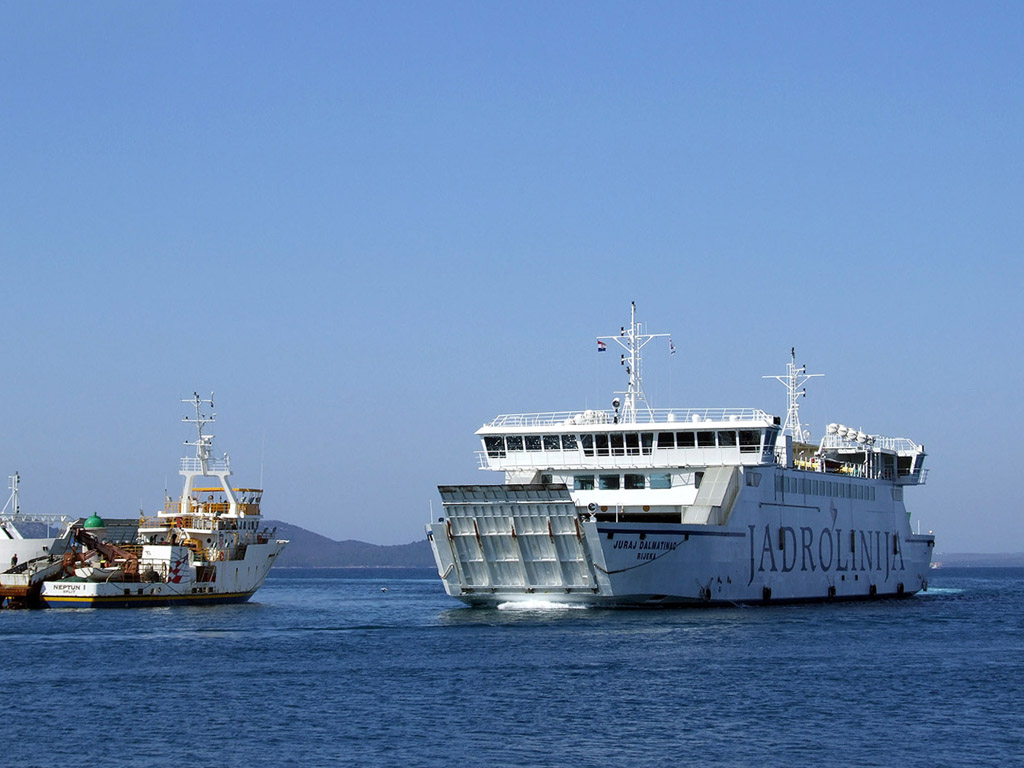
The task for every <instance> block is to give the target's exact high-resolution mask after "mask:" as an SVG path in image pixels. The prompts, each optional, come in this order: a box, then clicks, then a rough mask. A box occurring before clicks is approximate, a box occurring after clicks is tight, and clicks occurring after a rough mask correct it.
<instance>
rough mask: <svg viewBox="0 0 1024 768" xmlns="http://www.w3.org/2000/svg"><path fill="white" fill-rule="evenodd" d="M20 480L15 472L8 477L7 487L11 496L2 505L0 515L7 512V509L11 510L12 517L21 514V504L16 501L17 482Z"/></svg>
mask: <svg viewBox="0 0 1024 768" xmlns="http://www.w3.org/2000/svg"><path fill="white" fill-rule="evenodd" d="M20 479H21V478H20V477H19V476H18V473H17V472H15V473H14V474H13V475H11V476H10V481H11V484H10V485H9V486H7V487H8V488H9V489H10V491H11V495H10V498H8V499H7V503H6V504H4V508H3V509H0V515H2V514H4V513H5V512H7V508H8V507H10V508H11V514H12V515H20V514H21V503H20V502H19V501H18V481H19V480H20Z"/></svg>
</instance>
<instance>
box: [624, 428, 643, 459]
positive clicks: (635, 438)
mask: <svg viewBox="0 0 1024 768" xmlns="http://www.w3.org/2000/svg"><path fill="white" fill-rule="evenodd" d="M626 455H627V456H639V455H640V435H638V434H637V433H636V432H627V433H626Z"/></svg>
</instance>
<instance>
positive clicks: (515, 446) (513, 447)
mask: <svg viewBox="0 0 1024 768" xmlns="http://www.w3.org/2000/svg"><path fill="white" fill-rule="evenodd" d="M505 446H506V447H507V448H508V449H509V450H510V451H521V450H523V436H522V435H509V436H508V437H506V438H505Z"/></svg>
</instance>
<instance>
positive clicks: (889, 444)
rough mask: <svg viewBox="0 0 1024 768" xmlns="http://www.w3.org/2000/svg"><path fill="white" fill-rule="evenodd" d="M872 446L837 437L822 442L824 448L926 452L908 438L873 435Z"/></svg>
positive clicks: (827, 438)
mask: <svg viewBox="0 0 1024 768" xmlns="http://www.w3.org/2000/svg"><path fill="white" fill-rule="evenodd" d="M871 438H872V440H871V444H870V445H868V446H865V445H864V444H863V443H860V442H859V441H857V440H850V439H849V438H845V437H838V436H836V435H825V438H824V440H823V441H822V444H821V447H822V448H860V449H861V450H872V449H875V450H883V451H892V452H893V453H900V452H906V453H920V452H922V451H924V446H921V445H918V444H917V443H915V442H914V441H913V440H910V439H909V438H906V437H884V436H882V435H871Z"/></svg>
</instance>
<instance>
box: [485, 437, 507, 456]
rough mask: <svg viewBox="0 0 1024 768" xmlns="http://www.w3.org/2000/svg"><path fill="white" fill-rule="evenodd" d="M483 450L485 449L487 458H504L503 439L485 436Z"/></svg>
mask: <svg viewBox="0 0 1024 768" xmlns="http://www.w3.org/2000/svg"><path fill="white" fill-rule="evenodd" d="M484 448H486V449H487V456H488V457H489V458H491V459H503V458H505V438H503V437H502V436H501V435H485V436H484Z"/></svg>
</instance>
